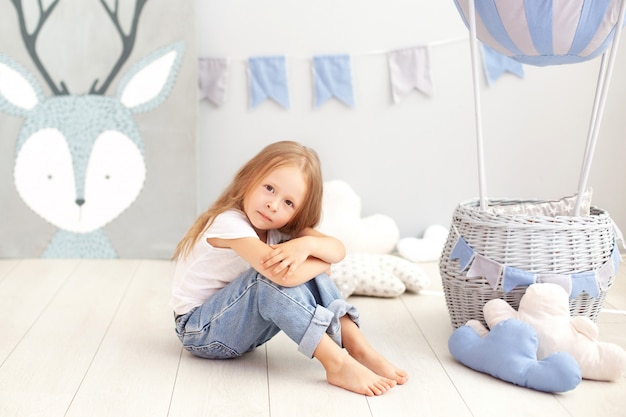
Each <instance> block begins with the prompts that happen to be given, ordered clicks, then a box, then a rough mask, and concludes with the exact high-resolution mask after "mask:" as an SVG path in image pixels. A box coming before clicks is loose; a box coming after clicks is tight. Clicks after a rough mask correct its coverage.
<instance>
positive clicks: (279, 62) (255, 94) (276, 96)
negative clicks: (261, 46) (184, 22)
mask: <svg viewBox="0 0 626 417" xmlns="http://www.w3.org/2000/svg"><path fill="white" fill-rule="evenodd" d="M248 76H249V81H250V85H249V87H250V108H255V107H256V106H258V105H259V104H260V103H261V102H262V101H264V100H265V99H267V98H271V99H272V100H274V101H275V102H277V103H278V104H280V105H281V106H283V107H284V108H286V109H288V108H289V88H288V86H287V65H286V60H285V57H284V56H265V57H251V58H248Z"/></svg>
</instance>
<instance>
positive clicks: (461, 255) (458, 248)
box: [450, 237, 474, 271]
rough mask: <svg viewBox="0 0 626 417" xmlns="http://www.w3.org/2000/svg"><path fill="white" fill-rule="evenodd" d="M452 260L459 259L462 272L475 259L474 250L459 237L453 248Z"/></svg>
mask: <svg viewBox="0 0 626 417" xmlns="http://www.w3.org/2000/svg"><path fill="white" fill-rule="evenodd" d="M450 259H458V260H459V261H460V262H461V265H460V266H461V271H463V270H464V269H465V268H467V265H469V263H470V262H471V261H472V259H474V250H473V249H472V248H470V246H469V245H468V244H467V242H466V241H465V239H463V238H462V237H459V239H458V240H457V241H456V245H454V247H453V248H452V252H451V253H450Z"/></svg>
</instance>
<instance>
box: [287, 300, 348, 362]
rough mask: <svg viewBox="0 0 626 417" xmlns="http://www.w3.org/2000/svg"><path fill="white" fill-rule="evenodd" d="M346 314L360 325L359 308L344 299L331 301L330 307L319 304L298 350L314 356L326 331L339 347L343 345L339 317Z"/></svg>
mask: <svg viewBox="0 0 626 417" xmlns="http://www.w3.org/2000/svg"><path fill="white" fill-rule="evenodd" d="M346 314H347V315H349V316H350V319H352V321H353V322H354V323H355V324H356V325H357V326H358V325H359V312H358V310H357V309H356V308H355V307H354V306H352V305H351V304H348V303H346V301H345V300H343V299H338V300H335V301H333V302H331V303H330V305H329V306H328V307H322V306H319V305H318V306H317V307H316V308H315V313H314V314H313V318H312V319H311V322H310V323H309V327H308V328H307V329H306V331H305V332H304V336H303V337H302V339H301V340H300V344H299V345H298V351H299V352H300V353H302V354H304V355H306V356H307V357H308V358H312V357H313V353H314V352H315V349H316V348H317V345H319V343H320V341H321V340H322V336H324V333H327V334H328V335H329V336H330V338H331V339H332V340H333V341H334V342H335V343H336V344H337V345H338V346H339V347H343V343H342V340H341V322H340V321H339V319H340V318H341V317H343V316H345V315H346Z"/></svg>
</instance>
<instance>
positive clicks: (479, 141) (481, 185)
mask: <svg viewBox="0 0 626 417" xmlns="http://www.w3.org/2000/svg"><path fill="white" fill-rule="evenodd" d="M625 1H626V0H625ZM468 4H469V13H468V14H469V27H470V51H471V54H472V75H473V77H472V80H473V83H474V112H475V115H476V147H477V150H478V192H479V195H480V209H481V210H483V211H484V210H485V209H486V208H487V203H486V198H485V194H486V185H485V162H484V150H483V127H482V117H481V111H480V84H479V82H478V41H477V39H476V9H475V5H474V0H469V2H468Z"/></svg>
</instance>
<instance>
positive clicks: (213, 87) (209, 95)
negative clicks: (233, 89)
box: [198, 58, 228, 106]
mask: <svg viewBox="0 0 626 417" xmlns="http://www.w3.org/2000/svg"><path fill="white" fill-rule="evenodd" d="M227 74H228V61H227V60H226V59H223V58H199V60H198V93H199V96H200V100H202V99H205V98H206V99H209V100H211V101H212V102H213V103H214V104H215V105H216V106H221V105H222V104H224V101H225V100H226V77H227Z"/></svg>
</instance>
